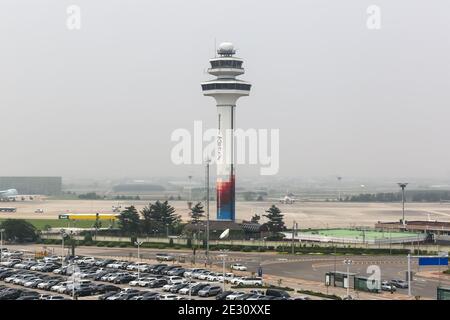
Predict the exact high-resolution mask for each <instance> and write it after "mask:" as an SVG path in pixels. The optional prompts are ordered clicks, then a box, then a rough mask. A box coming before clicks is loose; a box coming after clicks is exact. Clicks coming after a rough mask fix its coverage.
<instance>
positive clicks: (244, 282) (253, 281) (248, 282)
mask: <svg viewBox="0 0 450 320" xmlns="http://www.w3.org/2000/svg"><path fill="white" fill-rule="evenodd" d="M237 285H238V286H260V287H262V285H263V280H262V278H259V277H256V278H252V277H242V278H241V279H239V280H238V281H237Z"/></svg>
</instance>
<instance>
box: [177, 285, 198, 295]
mask: <svg viewBox="0 0 450 320" xmlns="http://www.w3.org/2000/svg"><path fill="white" fill-rule="evenodd" d="M196 285H197V283H191V284H190V285H188V286H187V287H185V288H183V289H180V290H178V294H182V295H187V294H189V290H191V289H192V288H193V287H195V286H196Z"/></svg>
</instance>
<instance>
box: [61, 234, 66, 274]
mask: <svg viewBox="0 0 450 320" xmlns="http://www.w3.org/2000/svg"><path fill="white" fill-rule="evenodd" d="M60 232H61V238H62V241H61V268H62V267H64V237H65V235H66V233H65V231H64V229H61V230H60Z"/></svg>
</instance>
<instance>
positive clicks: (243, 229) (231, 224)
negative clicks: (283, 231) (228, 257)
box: [184, 220, 267, 240]
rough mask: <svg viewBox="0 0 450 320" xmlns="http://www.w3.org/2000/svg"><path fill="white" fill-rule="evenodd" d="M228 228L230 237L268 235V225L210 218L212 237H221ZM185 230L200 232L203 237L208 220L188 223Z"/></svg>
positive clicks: (194, 232)
mask: <svg viewBox="0 0 450 320" xmlns="http://www.w3.org/2000/svg"><path fill="white" fill-rule="evenodd" d="M227 229H229V230H230V235H229V237H228V239H252V238H253V239H255V238H256V239H259V238H261V237H263V236H266V235H267V234H266V233H267V230H266V227H265V226H264V225H261V224H259V223H254V222H250V221H242V222H240V223H239V222H235V221H229V220H210V221H209V230H210V233H209V234H210V239H211V240H217V239H219V237H220V235H221V234H222V232H224V231H225V230H227ZM184 232H186V233H193V234H199V237H200V238H203V236H202V234H203V235H204V234H205V232H206V221H205V220H201V221H199V222H198V223H188V224H187V225H186V226H185V227H184Z"/></svg>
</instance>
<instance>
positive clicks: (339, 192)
mask: <svg viewBox="0 0 450 320" xmlns="http://www.w3.org/2000/svg"><path fill="white" fill-rule="evenodd" d="M337 179H338V189H339V190H338V194H339V195H338V197H339V198H338V201H341V180H342V177H341V176H338V177H337Z"/></svg>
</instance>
